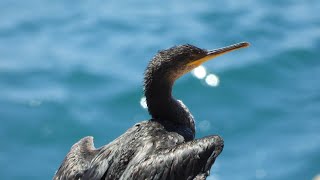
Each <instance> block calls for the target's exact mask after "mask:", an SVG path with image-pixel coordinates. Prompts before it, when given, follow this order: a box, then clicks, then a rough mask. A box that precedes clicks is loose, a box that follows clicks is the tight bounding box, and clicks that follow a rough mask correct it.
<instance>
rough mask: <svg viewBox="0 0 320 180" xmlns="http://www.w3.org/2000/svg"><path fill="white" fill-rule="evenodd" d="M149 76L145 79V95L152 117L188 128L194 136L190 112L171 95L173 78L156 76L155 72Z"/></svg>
mask: <svg viewBox="0 0 320 180" xmlns="http://www.w3.org/2000/svg"><path fill="white" fill-rule="evenodd" d="M167 77H169V76H167ZM149 78H150V79H148V76H147V78H146V79H145V96H146V101H147V105H148V111H149V113H150V114H151V116H152V118H153V119H157V120H160V121H170V122H173V123H175V124H177V125H179V126H183V127H187V128H190V130H191V131H192V133H193V136H194V134H195V126H194V120H193V117H192V115H191V113H190V112H189V110H188V109H187V107H186V106H185V105H184V104H183V103H182V102H181V101H178V100H176V99H174V98H173V97H172V86H173V83H174V80H172V79H170V78H166V76H162V77H159V78H157V75H156V74H153V75H150V76H149Z"/></svg>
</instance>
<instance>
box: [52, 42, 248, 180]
mask: <svg viewBox="0 0 320 180" xmlns="http://www.w3.org/2000/svg"><path fill="white" fill-rule="evenodd" d="M248 45H249V43H247V42H242V43H238V44H234V45H231V46H227V47H223V48H219V49H215V50H211V51H208V50H205V49H200V48H198V47H195V46H192V45H189V44H187V45H180V46H174V47H172V48H170V49H167V50H162V51H160V52H159V53H158V54H156V55H155V57H154V58H153V59H152V60H151V61H150V63H149V65H148V67H147V69H146V71H145V77H144V93H145V97H146V102H147V105H148V111H149V113H150V115H151V116H152V118H151V119H150V120H148V121H142V122H140V123H137V124H135V125H134V126H133V127H131V128H130V129H129V130H127V132H125V133H124V134H122V135H121V136H120V137H118V138H117V139H115V140H114V141H112V142H111V143H110V144H107V145H105V146H103V147H101V148H99V149H95V148H94V145H93V137H85V138H83V139H81V140H80V141H79V142H77V143H76V144H74V145H73V146H72V148H71V150H70V152H69V153H68V154H67V156H66V157H65V159H64V160H63V162H62V164H61V166H60V168H59V169H58V171H57V172H56V174H55V176H54V178H53V179H54V180H58V179H59V180H63V179H92V180H98V179H99V180H100V179H110V180H115V179H121V180H127V179H134V180H140V179H141V180H142V179H143V180H144V179H153V180H158V179H188V180H189V179H190V180H192V179H197V180H199V179H206V177H207V176H208V175H209V172H210V168H211V166H212V165H213V163H214V161H215V159H216V158H217V156H218V155H219V154H220V153H221V151H222V149H223V140H222V138H221V137H219V136H217V135H212V136H207V137H203V138H200V139H194V137H195V123H194V119H193V116H192V115H191V113H190V111H189V110H188V108H187V107H186V106H185V105H184V104H183V103H182V101H180V100H176V99H174V98H173V97H172V94H171V90H172V86H173V84H174V81H175V80H176V79H178V78H179V77H180V76H182V75H183V74H185V73H187V72H189V71H191V70H192V69H194V68H196V67H197V66H199V65H200V64H202V63H203V62H205V61H208V60H209V59H212V58H214V57H217V56H219V55H221V54H224V53H227V52H230V51H232V50H236V49H240V48H243V47H247V46H248Z"/></svg>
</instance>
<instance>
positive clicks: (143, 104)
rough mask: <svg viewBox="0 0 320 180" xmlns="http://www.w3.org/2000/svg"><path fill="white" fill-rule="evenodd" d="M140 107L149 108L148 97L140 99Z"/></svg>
mask: <svg viewBox="0 0 320 180" xmlns="http://www.w3.org/2000/svg"><path fill="white" fill-rule="evenodd" d="M140 105H141V107H142V108H143V109H147V108H148V105H147V101H146V97H142V98H141V99H140Z"/></svg>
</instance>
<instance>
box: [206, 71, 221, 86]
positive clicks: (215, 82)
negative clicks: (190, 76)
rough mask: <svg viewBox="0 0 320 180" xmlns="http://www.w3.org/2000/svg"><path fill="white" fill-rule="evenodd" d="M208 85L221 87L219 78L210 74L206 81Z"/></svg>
mask: <svg viewBox="0 0 320 180" xmlns="http://www.w3.org/2000/svg"><path fill="white" fill-rule="evenodd" d="M205 81H206V83H207V84H208V85H209V86H214V87H215V86H218V85H219V77H218V76H216V75H215V74H209V75H208V76H207V77H206V79H205Z"/></svg>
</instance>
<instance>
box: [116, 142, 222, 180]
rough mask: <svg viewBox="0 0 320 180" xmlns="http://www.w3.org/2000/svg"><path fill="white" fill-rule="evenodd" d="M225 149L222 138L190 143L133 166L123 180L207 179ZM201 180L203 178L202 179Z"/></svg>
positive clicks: (161, 152) (123, 176)
mask: <svg viewBox="0 0 320 180" xmlns="http://www.w3.org/2000/svg"><path fill="white" fill-rule="evenodd" d="M222 149H223V140H222V138H220V137H219V136H208V137H204V138H201V139H196V140H193V141H189V142H186V143H183V144H180V145H177V146H175V147H173V148H170V149H164V150H160V151H159V152H157V153H155V154H152V155H150V156H147V157H146V158H144V159H143V160H142V161H141V162H136V163H135V164H131V165H130V166H128V167H127V169H126V170H125V171H124V173H123V175H122V177H121V179H135V180H138V179H154V180H155V179H194V178H198V177H204V178H205V177H206V176H208V175H209V170H210V168H211V166H212V165H213V163H214V161H215V159H216V157H217V156H218V155H219V154H220V153H221V151H222ZM200 179H201V178H200Z"/></svg>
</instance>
